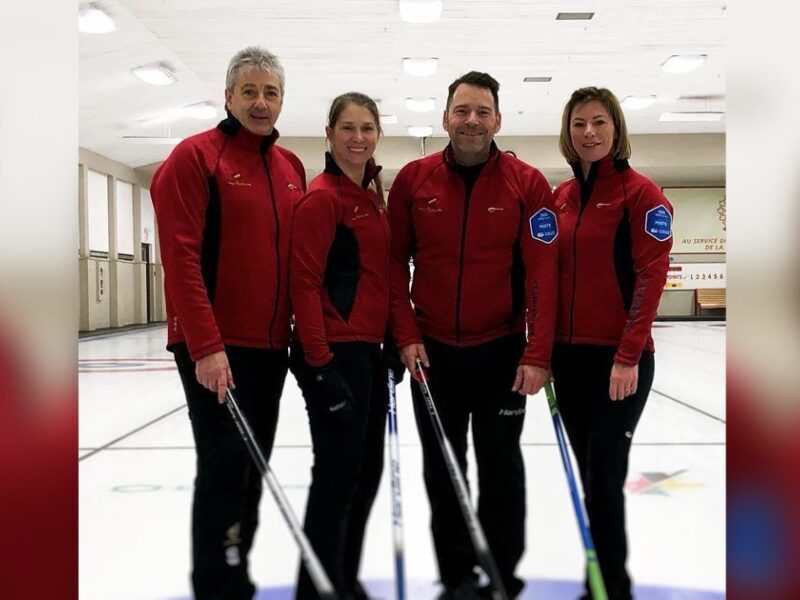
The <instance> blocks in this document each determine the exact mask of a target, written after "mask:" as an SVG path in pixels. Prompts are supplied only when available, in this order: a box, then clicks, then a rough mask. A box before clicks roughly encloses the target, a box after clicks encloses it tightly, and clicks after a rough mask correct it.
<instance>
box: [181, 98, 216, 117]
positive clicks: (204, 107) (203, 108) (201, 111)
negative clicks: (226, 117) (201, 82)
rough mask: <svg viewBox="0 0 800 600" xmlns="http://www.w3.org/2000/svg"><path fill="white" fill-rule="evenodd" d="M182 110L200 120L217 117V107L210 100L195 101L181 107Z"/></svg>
mask: <svg viewBox="0 0 800 600" xmlns="http://www.w3.org/2000/svg"><path fill="white" fill-rule="evenodd" d="M183 112H184V113H185V114H186V115H188V116H190V117H192V118H193V119H198V120H201V121H207V120H209V119H216V118H217V108H216V107H215V106H214V105H213V104H211V102H195V103H194V104H190V105H189V106H184V107H183Z"/></svg>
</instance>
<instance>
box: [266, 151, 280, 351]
mask: <svg viewBox="0 0 800 600" xmlns="http://www.w3.org/2000/svg"><path fill="white" fill-rule="evenodd" d="M261 164H263V165H264V172H265V173H266V175H267V184H268V185H269V194H270V196H271V198H272V212H273V215H274V216H275V262H276V264H277V267H278V270H277V271H276V273H275V278H276V285H275V300H274V308H273V309H272V320H271V321H270V324H269V344H270V346H272V331H273V329H274V327H275V320H276V319H277V318H278V306H279V305H280V298H281V224H280V221H279V220H278V205H277V203H276V201H275V189H274V188H273V186H272V174H271V173H270V172H269V165H268V164H267V157H266V154H265V153H262V154H261Z"/></svg>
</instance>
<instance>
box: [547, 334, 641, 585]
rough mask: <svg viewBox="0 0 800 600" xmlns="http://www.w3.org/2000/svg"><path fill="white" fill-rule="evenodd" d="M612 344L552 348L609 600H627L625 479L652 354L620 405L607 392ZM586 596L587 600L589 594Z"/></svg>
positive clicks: (559, 393)
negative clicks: (628, 394) (631, 392)
mask: <svg viewBox="0 0 800 600" xmlns="http://www.w3.org/2000/svg"><path fill="white" fill-rule="evenodd" d="M615 352H616V347H613V346H591V345H569V344H556V346H555V348H554V350H553V378H554V380H555V389H556V396H557V399H558V406H559V410H560V411H561V416H562V418H563V421H564V427H565V428H566V430H567V435H568V436H569V440H570V444H571V446H572V450H573V452H574V453H575V458H576V459H577V461H578V470H579V471H580V476H581V481H582V483H583V491H584V500H585V503H586V512H587V514H588V516H589V522H590V529H591V532H592V538H593V540H594V545H595V548H596V550H597V558H598V561H599V563H600V570H601V571H602V573H603V579H604V580H605V584H606V590H607V591H608V597H609V599H610V600H629V599H630V598H632V595H631V580H630V576H629V575H628V572H627V569H626V567H625V563H626V560H627V557H628V541H627V536H626V532H625V494H624V486H625V478H626V477H627V475H628V454H629V453H630V448H631V441H632V438H633V432H634V430H635V429H636V424H637V423H638V422H639V417H640V416H641V414H642V410H643V409H644V405H645V402H646V401H647V396H648V394H649V393H650V388H651V387H652V385H653V373H654V371H655V361H654V357H653V353H652V352H647V351H645V352H642V357H641V359H640V360H639V382H638V387H637V390H636V393H635V394H633V395H631V396H628V397H627V398H625V399H623V400H619V401H612V400H611V398H610V396H609V394H608V387H609V380H610V374H611V367H612V365H613V363H614V353H615ZM587 597H591V594H590V593H589V592H588V586H587Z"/></svg>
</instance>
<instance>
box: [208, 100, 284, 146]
mask: <svg viewBox="0 0 800 600" xmlns="http://www.w3.org/2000/svg"><path fill="white" fill-rule="evenodd" d="M226 112H227V113H228V117H227V118H226V119H223V120H222V121H220V122H219V124H218V125H217V129H219V130H220V131H222V133H224V134H225V135H226V136H228V137H229V138H231V139H233V140H236V143H238V144H239V145H241V146H242V147H244V148H245V149H247V150H252V151H253V152H258V153H260V154H264V153H265V152H267V151H268V150H269V149H270V148H271V147H272V146H273V145H274V144H275V142H276V141H277V139H278V138H279V137H280V134H279V133H278V130H277V129H275V128H273V129H272V133H271V134H269V135H267V136H264V135H257V134H255V133H253V132H252V131H249V130H248V129H246V128H245V127H242V124H241V123H240V122H239V119H237V118H236V117H234V116H233V114H231V112H230V111H229V110H227V109H226Z"/></svg>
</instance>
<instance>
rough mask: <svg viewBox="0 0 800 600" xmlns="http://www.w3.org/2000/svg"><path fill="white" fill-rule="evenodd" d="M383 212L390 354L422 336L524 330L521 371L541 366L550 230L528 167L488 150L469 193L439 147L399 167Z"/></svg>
mask: <svg viewBox="0 0 800 600" xmlns="http://www.w3.org/2000/svg"><path fill="white" fill-rule="evenodd" d="M389 214H390V223H391V226H392V257H391V267H390V277H391V279H390V281H391V298H392V311H391V328H392V333H393V335H394V337H395V339H396V341H397V346H398V347H399V348H403V347H404V346H407V345H408V344H412V343H421V342H422V336H428V337H431V338H433V339H435V340H437V341H440V342H443V343H445V344H449V345H454V346H472V345H476V344H482V343H485V342H489V341H492V340H494V339H498V338H500V337H503V336H506V335H509V334H511V333H518V332H524V331H525V330H526V324H527V329H528V345H527V347H526V350H525V353H524V355H523V357H522V360H521V361H520V362H521V364H530V365H535V366H540V367H543V368H547V367H549V363H550V353H551V347H552V342H553V333H554V325H555V312H556V290H557V273H556V267H557V253H558V240H557V238H558V229H557V222H556V216H555V213H554V205H553V201H552V195H551V193H550V187H549V185H548V183H547V180H546V179H545V178H544V176H543V175H542V174H541V173H540V172H539V171H538V170H537V169H535V168H533V167H531V166H530V165H527V164H525V163H523V162H522V161H520V160H518V159H517V158H516V157H514V156H512V155H510V154H508V153H505V152H500V151H498V150H497V147H496V146H495V145H494V144H492V150H491V153H490V157H489V159H488V161H487V162H486V163H485V164H484V166H483V168H482V169H481V172H480V174H479V175H478V177H477V179H475V181H474V184H473V185H472V187H471V189H470V188H468V187H467V186H465V182H464V178H463V177H462V176H461V174H460V173H459V168H458V166H457V165H456V164H455V162H454V160H453V156H452V149H451V148H450V147H449V146H448V147H447V148H446V149H445V150H444V151H443V152H437V153H435V154H432V155H430V156H428V157H425V158H422V159H419V160H416V161H414V162H412V163H409V164H408V165H406V166H405V167H403V169H401V171H400V173H398V175H397V177H396V179H395V180H394V183H393V184H392V189H391V193H390V196H389ZM411 259H413V262H414V277H413V282H412V281H411V277H410V270H409V260H411ZM410 283H411V289H410V291H409V284H410Z"/></svg>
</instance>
